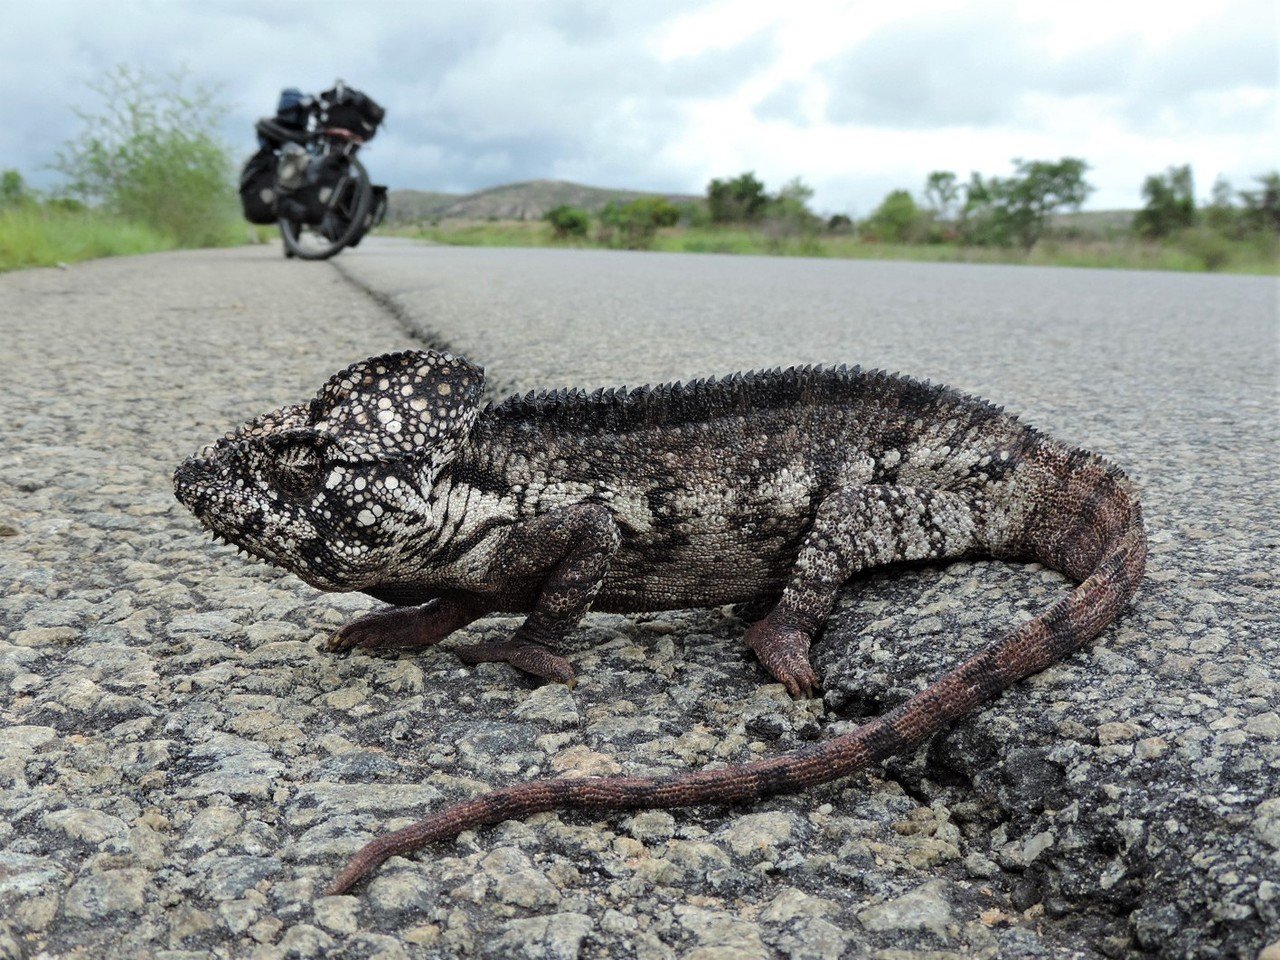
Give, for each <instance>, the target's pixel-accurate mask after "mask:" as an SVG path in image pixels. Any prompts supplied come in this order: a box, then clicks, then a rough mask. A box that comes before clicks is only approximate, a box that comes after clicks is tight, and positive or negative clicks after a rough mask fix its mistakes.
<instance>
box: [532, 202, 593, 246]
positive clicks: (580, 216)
mask: <svg viewBox="0 0 1280 960" xmlns="http://www.w3.org/2000/svg"><path fill="white" fill-rule="evenodd" d="M543 219H544V220H546V221H547V223H549V224H551V229H552V231H553V232H554V233H555V237H556V239H557V240H568V239H571V238H573V239H581V238H584V237H586V235H587V229H588V228H589V227H590V226H591V215H590V214H589V213H587V211H585V210H583V209H582V208H581V207H571V206H568V205H565V204H562V205H561V206H558V207H555V208H553V209H551V210H548V211H547V214H546V216H545V217H543Z"/></svg>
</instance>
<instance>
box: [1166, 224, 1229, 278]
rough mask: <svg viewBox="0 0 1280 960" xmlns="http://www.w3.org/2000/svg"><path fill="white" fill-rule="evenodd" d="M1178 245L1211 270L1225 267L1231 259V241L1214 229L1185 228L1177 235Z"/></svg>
mask: <svg viewBox="0 0 1280 960" xmlns="http://www.w3.org/2000/svg"><path fill="white" fill-rule="evenodd" d="M1177 245H1178V246H1179V247H1181V248H1182V249H1183V250H1185V251H1186V252H1187V253H1189V254H1191V256H1193V257H1195V259H1196V260H1197V261H1199V262H1200V263H1201V264H1203V266H1204V268H1205V269H1206V270H1208V271H1210V272H1216V271H1218V270H1221V269H1223V268H1224V267H1226V266H1227V264H1228V263H1229V262H1230V261H1231V242H1230V241H1229V240H1227V238H1226V237H1224V236H1222V234H1220V233H1216V232H1214V231H1212V230H1204V229H1195V230H1184V231H1183V232H1182V233H1180V234H1178V236H1177Z"/></svg>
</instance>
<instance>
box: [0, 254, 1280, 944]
mask: <svg viewBox="0 0 1280 960" xmlns="http://www.w3.org/2000/svg"><path fill="white" fill-rule="evenodd" d="M355 284H358V285H359V286H361V287H363V288H365V290H367V291H370V292H372V293H374V294H376V296H377V297H378V298H379V300H380V301H381V302H380V303H378V302H374V300H373V299H371V298H370V297H369V296H367V295H366V293H365V292H362V291H361V290H360V289H357V287H356V286H355ZM1276 294H1277V286H1276V283H1275V281H1273V280H1269V279H1260V278H1232V277H1215V276H1190V275H1188V276H1182V275H1172V274H1155V273H1141V274H1140V273H1123V272H1100V271H1072V270H1042V269H1034V268H1001V267H983V266H951V265H923V264H895V263H856V262H828V261H807V260H772V259H768V260H766V259H755V258H729V257H701V256H685V257H678V256H664V255H646V254H618V253H606V252H598V251H549V250H522V251H510V250H483V249H478V250H466V249H458V248H442V247H426V246H417V245H412V244H408V243H397V242H378V243H374V242H368V243H367V245H362V247H361V248H360V249H358V250H356V251H349V252H347V253H344V254H343V255H342V257H341V258H340V259H339V260H338V261H337V262H336V266H335V265H326V264H318V265H311V264H298V263H286V262H285V261H283V260H282V259H280V258H279V255H278V253H277V252H276V251H275V250H264V249H253V250H234V251H220V252H196V253H184V254H167V255H160V256H153V257H145V258H136V259H127V260H118V261H104V262H98V263H91V264H84V265H79V266H76V267H74V268H72V269H71V270H68V271H65V272H62V271H34V272H29V273H22V274H11V275H7V276H4V277H0V296H3V298H4V300H3V302H4V303H5V308H4V311H3V313H0V343H3V344H4V345H5V347H4V351H5V358H6V360H7V361H8V362H7V363H6V377H5V378H4V379H3V381H0V404H2V405H3V408H4V410H5V418H6V422H7V424H8V432H7V435H6V442H5V444H4V446H3V448H0V534H3V535H2V536H0V809H2V810H3V812H4V815H5V817H4V821H3V822H0V958H7V957H34V956H50V957H52V956H70V955H79V956H86V957H90V956H93V957H96V956H128V957H135V956H136V957H148V956H156V957H161V956H163V957H166V958H169V960H179V958H182V960H186V958H192V960H194V958H197V957H215V956H216V957H240V956H253V957H263V958H275V957H280V958H283V957H289V956H353V957H354V956H381V957H388V958H391V957H417V956H452V955H460V954H473V955H479V956H528V957H572V956H584V957H603V956H638V957H663V956H675V955H688V956H697V957H700V958H702V960H709V958H717V957H726V958H727V957H738V956H760V957H766V956H778V955H782V956H793V957H838V956H842V955H843V956H856V955H879V956H885V957H888V956H895V957H897V956H938V955H939V954H938V951H950V952H951V954H954V955H985V956H1029V957H1042V956H1043V957H1074V956H1085V957H1094V956H1111V957H1116V956H1124V955H1126V954H1128V953H1131V952H1135V951H1145V952H1147V953H1154V954H1157V955H1163V956H1170V957H1173V956H1187V955H1199V956H1227V957H1234V956H1239V957H1250V958H1252V957H1254V956H1256V955H1257V952H1258V951H1259V950H1260V949H1261V948H1262V947H1264V946H1265V945H1266V944H1268V943H1271V942H1272V941H1276V940H1280V919H1278V916H1277V913H1278V910H1280V799H1277V793H1278V792H1280V791H1277V783H1278V781H1280V714H1278V713H1277V709H1278V707H1280V669H1278V668H1277V664H1280V639H1278V638H1280V630H1278V629H1277V628H1278V627H1280V611H1278V609H1277V608H1278V607H1280V603H1278V602H1277V601H1278V592H1277V584H1276V575H1275V569H1276V563H1275V560H1276V554H1275V549H1276V544H1277V538H1276V534H1275V521H1274V517H1275V506H1276V500H1277V498H1276V493H1277V486H1276V480H1275V477H1276V470H1277V466H1278V464H1277V459H1278V458H1277V453H1276V451H1277V445H1276V440H1277V437H1276V432H1277V427H1276V420H1277V418H1276V401H1275V388H1276V384H1277V375H1278V373H1277V371H1278V363H1277V356H1276V342H1277V341H1276V335H1277V329H1278V325H1277V315H1276ZM424 339H425V340H426V341H428V342H432V343H444V344H447V345H449V346H450V347H452V348H453V349H455V350H456V351H458V352H462V353H464V354H466V355H467V356H469V357H471V358H472V359H474V360H478V361H480V362H482V363H485V364H486V366H487V367H488V371H489V376H490V382H491V384H492V385H493V386H494V387H495V390H496V392H501V391H502V390H503V389H508V388H513V387H516V388H519V389H522V390H523V389H529V388H532V387H536V386H544V385H545V386H559V385H578V386H596V385H602V384H613V383H619V382H625V383H628V384H632V385H637V384H639V383H642V382H646V381H658V380H663V379H675V378H689V377H693V376H701V375H706V374H709V373H717V372H729V371H731V370H734V369H739V368H744V367H752V366H755V367H760V366H774V365H779V364H781V365H786V364H789V363H794V362H860V363H863V364H864V365H868V366H880V367H886V368H890V369H902V370H903V371H905V372H909V373H912V374H915V375H918V376H922V377H923V376H928V377H932V378H933V379H937V380H943V381H945V382H949V383H951V384H953V385H955V386H958V387H961V388H964V389H966V390H969V391H972V392H977V393H981V394H983V395H985V396H987V397H989V398H990V399H993V400H996V401H998V402H1001V403H1004V404H1006V405H1007V406H1009V407H1010V408H1011V409H1014V410H1016V411H1018V412H1020V413H1022V414H1024V415H1025V416H1026V417H1027V419H1029V420H1030V421H1031V422H1033V423H1035V424H1036V425H1037V426H1040V427H1042V428H1044V429H1046V430H1048V431H1050V432H1052V433H1054V434H1055V435H1057V436H1059V437H1060V438H1062V439H1065V440H1068V441H1070V442H1074V443H1078V444H1080V445H1082V446H1087V447H1090V448H1092V449H1095V450H1098V451H1099V452H1102V453H1104V454H1106V455H1108V456H1110V457H1112V458H1113V459H1114V460H1115V461H1116V462H1117V463H1119V464H1120V465H1121V466H1123V467H1124V468H1125V469H1126V470H1127V471H1128V472H1129V473H1130V474H1131V475H1133V476H1134V477H1135V479H1136V480H1137V481H1138V483H1139V484H1140V486H1141V489H1142V492H1143V499H1144V503H1145V505H1146V510H1147V517H1148V530H1149V532H1150V538H1151V544H1152V556H1151V562H1150V565H1149V578H1148V583H1147V585H1146V588H1145V589H1144V591H1143V593H1142V594H1141V595H1140V597H1139V598H1138V600H1137V602H1136V604H1135V607H1134V609H1133V611H1132V612H1131V614H1130V615H1129V616H1128V617H1126V618H1125V620H1124V621H1123V622H1122V623H1121V624H1119V625H1117V626H1116V627H1115V628H1114V629H1113V630H1111V631H1109V632H1108V634H1107V635H1106V636H1104V637H1103V638H1102V639H1100V641H1099V642H1098V643H1097V644H1095V646H1094V648H1093V649H1091V650H1089V651H1087V652H1083V653H1081V654H1079V655H1077V656H1076V657H1073V658H1072V660H1071V662H1070V663H1068V664H1065V665H1063V666H1060V667H1055V668H1053V669H1051V670H1049V671H1046V672H1045V673H1044V674H1042V675H1041V676H1040V677H1037V678H1035V679H1033V680H1032V681H1030V682H1028V683H1026V684H1023V685H1021V686H1020V687H1019V688H1018V689H1016V690H1013V691H1010V692H1009V693H1008V694H1007V695H1006V696H1004V697H1003V698H1001V700H1000V701H999V702H998V703H996V704H995V705H993V706H992V707H990V708H989V709H987V710H986V711H984V712H983V713H982V714H980V715H978V716H976V717H974V718H972V719H970V720H967V721H965V722H964V723H962V724H961V725H960V726H959V727H958V728H957V729H956V730H955V731H954V732H952V733H951V734H949V735H947V736H944V737H940V738H938V740H936V741H935V742H934V743H933V744H932V745H931V746H930V747H928V748H926V749H924V750H922V751H921V752H920V754H919V755H917V756H915V757H911V758H903V759H902V760H901V761H898V762H895V763H893V764H890V765H889V767H888V768H887V770H885V771H874V772H871V773H869V774H866V775H863V776H857V777H853V778H850V780H848V781H846V782H843V783H840V784H833V785H830V786H828V787H825V788H822V789H820V790H815V791H812V792H810V793H808V794H805V795H803V796H797V797H786V798H777V799H774V800H770V801H768V802H766V803H763V804H760V805H758V806H756V807H752V808H749V809H721V810H698V811H677V812H675V813H674V814H666V813H647V814H639V815H637V816H635V817H624V816H615V817H609V818H604V819H601V820H598V821H596V820H592V819H591V818H589V817H584V816H580V815H574V814H563V815H549V816H543V817H537V818H533V819H532V820H530V821H529V822H527V823H509V824H504V825H502V826H499V827H497V828H494V829H492V830H487V831H480V832H478V833H476V834H474V835H464V836H463V837H462V838H460V839H459V840H458V842H457V843H454V844H449V845H445V846H443V847H442V848H440V849H438V850H434V851H428V852H425V853H423V854H421V855H419V856H415V857H413V858H409V859H396V860H393V861H391V862H390V863H388V864H387V865H386V867H384V869H383V871H382V872H381V873H380V875H379V876H378V877H377V878H376V879H375V880H374V881H373V882H372V883H371V884H368V885H367V886H365V887H364V888H362V889H361V890H358V891H357V893H356V895H355V896H352V897H338V898H323V899H320V900H316V899H314V898H315V895H316V893H317V890H318V889H319V888H321V887H322V886H323V885H324V883H325V882H326V881H327V879H328V878H329V877H330V876H331V875H332V874H333V872H334V871H335V869H336V868H337V867H339V866H340V864H341V862H342V860H343V857H344V855H345V854H346V853H349V852H351V851H352V850H354V849H355V848H356V847H358V846H359V845H360V844H361V843H362V842H363V841H364V840H366V839H368V838H369V837H370V836H372V835H373V834H374V833H376V832H380V831H382V830H384V829H386V828H388V827H395V826H399V825H402V824H404V823H407V822H409V820H411V819H415V818H416V817H417V816H419V815H420V814H421V813H423V812H425V811H426V810H428V809H434V808H436V807H438V806H439V805H440V804H442V803H444V802H448V801H451V800H455V799H459V798H462V797H465V796H469V795H471V794H472V793H473V792H475V791H477V790H480V789H484V788H486V787H488V786H496V785H501V784H506V783H510V782H513V781H515V780H520V779H524V778H527V777H531V776H541V775H547V774H551V773H579V774H596V773H610V772H619V771H622V772H626V773H646V772H658V771H671V770H679V769H688V768H691V767H698V766H703V765H705V764H707V763H713V762H735V761H740V760H744V759H748V758H751V757H755V756H760V755H766V754H769V753H772V752H776V751H779V750H784V749H789V748H794V747H796V746H798V745H801V744H803V743H804V742H806V741H807V740H809V739H812V738H814V737H818V736H825V735H828V734H830V733H833V732H838V731H840V730H843V729H847V728H848V727H849V726H850V725H852V724H855V723H856V722H857V721H858V719H859V718H860V717H861V716H864V715H866V714H869V713H877V712H880V711H881V710H883V709H886V708H888V707H891V706H892V705H893V704H894V703H896V702H899V701H900V700H901V699H903V698H904V697H906V696H908V695H910V693H911V692H913V691H914V690H916V689H918V688H919V687H920V686H921V685H923V684H924V683H925V682H927V680H928V679H929V678H930V677H931V676H933V675H936V673H937V672H938V671H940V670H941V669H944V668H945V667H947V666H948V665H950V664H953V663H954V662H956V661H957V660H958V659H960V658H961V657H962V656H963V655H964V653H965V652H967V651H969V650H971V649H973V648H974V647H976V646H977V645H978V644H979V643H981V642H983V641H984V640H985V639H988V638H991V637H993V636H996V635H997V634H998V633H999V632H1000V631H1001V629H1002V627H1003V626H1004V625H1005V624H1007V623H1008V622H1009V621H1011V620H1013V619H1016V618H1020V617H1023V616H1026V615H1028V614H1029V613H1030V612H1031V611H1033V610H1035V609H1039V608H1041V607H1043V606H1044V605H1046V604H1047V603H1048V602H1050V601H1051V599H1052V598H1054V597H1057V596H1059V595H1061V592H1062V591H1063V590H1064V589H1065V584H1064V582H1063V581H1062V579H1061V578H1060V577H1058V576H1057V575H1055V574H1052V573H1050V572H1048V571H1043V570H1039V569H1037V568H1034V567H1032V568H1013V567H1008V566H1006V565H1000V564H990V563H981V562H979V563H964V564H953V565H951V566H949V567H946V568H944V569H940V570H939V569H916V570H909V571H894V572H889V573H885V574H882V575H878V576H875V577H871V578H868V580H866V581H865V582H863V583H861V584H859V585H857V586H856V587H853V588H851V589H850V590H849V592H848V597H847V599H846V601H845V602H844V603H843V604H842V607H841V609H840V610H839V612H838V613H837V615H836V617H835V618H834V619H833V623H832V626H831V629H830V630H829V631H828V634H827V636H826V639H825V640H824V641H823V643H822V644H821V645H820V647H819V648H818V650H817V651H816V655H815V663H816V665H817V666H818V667H819V669H820V670H821V671H822V672H823V673H824V674H825V676H826V680H827V687H828V691H827V695H826V698H825V701H823V702H811V703H805V704H795V703H792V702H791V701H790V700H789V699H788V698H787V697H785V695H783V694H782V693H781V688H780V687H778V686H777V685H763V684H762V675H761V674H760V673H759V671H758V669H757V668H756V666H755V665H754V664H753V663H752V662H751V660H750V658H749V657H748V656H746V655H745V653H744V652H743V651H742V649H741V646H740V642H739V638H740V635H741V631H742V629H743V625H742V624H741V623H740V622H738V621H736V620H735V619H734V618H733V617H732V616H731V615H730V614H729V613H727V612H725V611H690V612H679V613H674V614H670V615H663V616H661V617H649V618H634V619H633V618H626V617H616V616H595V617H593V618H591V620H590V621H589V623H588V624H587V625H586V626H585V627H584V629H583V630H582V631H581V638H580V642H579V644H578V645H577V646H576V647H575V648H574V649H572V650H570V651H568V654H569V656H570V658H571V659H572V660H573V662H574V664H575V667H576V668H577V670H578V673H579V675H580V676H581V677H582V682H581V683H580V685H579V686H578V688H577V689H575V690H574V691H572V692H569V691H567V690H566V689H564V688H562V687H556V686H544V687H537V688H535V687H533V686H532V685H531V684H530V683H528V682H527V681H525V680H523V679H521V678H519V677H517V676H515V675H514V674H512V673H511V672H510V671H509V670H508V669H506V668H505V667H502V666H500V665H484V666H482V667H479V668H462V667H460V666H459V664H458V663H457V661H456V660H454V659H453V658H452V657H451V655H450V654H449V653H448V650H447V647H448V646H449V645H450V644H449V643H446V645H445V646H444V647H442V648H440V649H439V650H433V651H427V652H426V653H420V654H416V655H412V656H376V657H375V656H365V655H354V656H345V657H335V656H332V655H329V654H326V653H324V652H322V651H321V650H320V649H319V648H320V645H321V643H322V642H323V640H324V638H325V637H326V636H327V634H328V633H329V632H330V631H332V630H333V629H334V628H336V627H337V626H338V625H340V624H341V623H342V622H344V621H345V620H346V619H349V618H350V617H351V616H353V615H354V614H355V613H357V612H359V611H362V610H364V609H367V608H369V607H371V606H373V604H372V602H371V601H368V600H365V599H362V598H356V597H341V596H331V595H330V596H326V595H321V594H319V593H317V592H316V591H313V590H311V589H310V588H307V587H306V586H304V585H303V584H301V583H300V582H299V581H297V580H296V579H294V578H292V577H290V576H287V575H284V574H281V573H279V572H277V571H274V570H271V569H270V568H267V567H265V566H261V565H256V564H251V563H249V562H247V561H244V560H242V559H241V558H238V557H237V556H236V554H235V552H234V551H233V550H230V549H228V548H225V547H220V546H215V545H213V544H211V543H210V542H209V541H208V539H207V538H206V537H205V536H203V535H202V534H201V533H200V532H199V530H198V528H197V525H196V523H195V521H194V520H193V519H192V518H190V517H189V516H187V515H186V514H185V512H184V511H183V510H182V509H181V508H180V507H179V506H178V505H177V504H176V503H174V502H173V500H172V495H171V492H170V489H169V480H168V477H169V472H170V471H171V469H172V466H173V464H174V463H175V462H176V461H177V460H178V459H179V458H181V457H182V456H184V455H186V454H187V453H188V452H190V451H191V450H193V449H195V448H196V447H198V446H199V445H200V444H202V443H204V442H206V441H208V440H209V439H211V438H212V437H213V436H215V435H217V434H219V433H221V432H222V431H223V430H225V429H227V428H229V427H230V426H232V425H234V424H235V423H237V422H239V421H241V420H243V419H246V418H248V417H249V416H251V415H253V414H255V413H259V412H261V411H263V410H265V409H268V408H270V407H274V406H278V405H279V404H281V403H284V402H291V401H297V400H299V399H302V398H304V397H306V396H308V395H309V394H310V393H311V392H312V391H313V390H314V389H315V387H317V386H318V385H319V383H320V382H321V381H322V380H323V379H324V377H326V376H327V374H329V373H331V372H332V371H333V370H335V369H337V368H339V367H341V366H343V365H345V364H346V363H347V362H350V361H351V360H355V359H359V358H361V357H363V356H367V355H370V354H374V353H377V352H381V351H384V350H389V349H400V348H404V347H407V346H412V345H414V344H415V342H421V340H424ZM512 623H513V621H510V620H506V621H503V620H493V621H486V622H482V623H481V624H477V625H476V626H474V627H473V628H470V629H469V630H468V631H466V632H465V634H464V636H463V639H464V640H467V641H475V640H476V639H485V638H489V637H493V638H497V637H499V636H501V635H503V634H504V633H505V632H507V631H508V630H509V629H510V627H511V625H512ZM1277 949H1280V948H1277Z"/></svg>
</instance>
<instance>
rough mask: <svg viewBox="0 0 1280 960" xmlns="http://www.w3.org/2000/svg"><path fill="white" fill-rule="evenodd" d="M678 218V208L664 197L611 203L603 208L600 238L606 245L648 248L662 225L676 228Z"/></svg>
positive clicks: (632, 248) (635, 248)
mask: <svg viewBox="0 0 1280 960" xmlns="http://www.w3.org/2000/svg"><path fill="white" fill-rule="evenodd" d="M679 220H680V210H679V208H678V207H676V206H675V204H673V203H671V202H670V201H669V200H666V199H665V198H663V197H640V198H639V199H637V200H632V201H631V202H630V203H624V204H617V203H611V204H609V205H608V206H606V207H605V208H604V209H603V210H602V211H600V230H599V234H598V237H599V240H600V242H601V243H603V244H604V245H605V246H609V247H625V248H626V249H628V250H647V249H648V248H649V247H650V246H652V245H653V238H654V237H655V236H656V235H657V233H658V229H659V228H660V227H674V226H675V225H676V224H677V223H678V222H679Z"/></svg>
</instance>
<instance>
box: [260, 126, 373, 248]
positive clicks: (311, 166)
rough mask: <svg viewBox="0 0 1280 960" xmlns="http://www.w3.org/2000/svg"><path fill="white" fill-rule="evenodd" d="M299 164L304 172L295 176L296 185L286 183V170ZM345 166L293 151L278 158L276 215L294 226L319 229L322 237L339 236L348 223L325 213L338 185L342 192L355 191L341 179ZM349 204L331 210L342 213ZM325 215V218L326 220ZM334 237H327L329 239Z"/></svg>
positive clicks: (334, 159) (341, 203)
mask: <svg viewBox="0 0 1280 960" xmlns="http://www.w3.org/2000/svg"><path fill="white" fill-rule="evenodd" d="M299 160H301V161H302V162H303V163H305V164H306V166H305V168H303V169H302V170H301V171H300V174H299V175H298V176H296V178H294V179H296V182H290V180H291V178H290V176H289V175H288V174H287V173H286V172H285V171H286V167H287V166H290V165H292V164H295V163H297V162H298V161H299ZM345 171H346V166H345V165H344V164H343V162H342V160H341V158H337V157H307V156H306V154H304V153H301V151H297V152H295V153H289V152H288V148H286V153H285V154H283V155H282V156H281V158H280V162H279V166H278V167H277V182H278V183H279V186H280V201H279V205H278V208H277V209H278V211H279V215H280V216H282V217H285V218H286V219H289V220H293V221H294V222H296V223H307V224H311V225H312V226H317V227H321V231H320V232H321V233H323V234H324V235H325V236H329V235H330V234H333V235H334V236H338V235H341V233H342V231H343V230H345V229H346V224H347V223H349V222H350V221H349V220H344V219H343V218H342V217H341V216H340V215H337V214H333V213H329V211H330V209H331V204H330V201H331V200H332V198H333V191H334V190H336V189H338V188H339V186H340V185H341V186H342V188H343V189H344V190H345V191H348V192H349V191H352V190H354V189H355V184H354V183H353V182H352V181H351V180H350V179H348V178H346V177H345V176H344V174H345ZM349 203H350V196H349V194H348V196H347V197H344V198H341V199H340V200H338V201H335V202H334V204H333V206H335V207H336V208H338V209H342V208H344V207H346V206H348V205H349ZM326 214H328V216H326ZM333 238H334V237H332V236H330V239H333Z"/></svg>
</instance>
